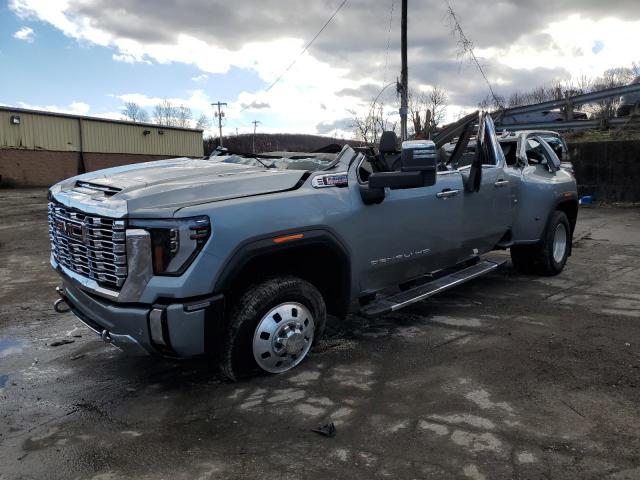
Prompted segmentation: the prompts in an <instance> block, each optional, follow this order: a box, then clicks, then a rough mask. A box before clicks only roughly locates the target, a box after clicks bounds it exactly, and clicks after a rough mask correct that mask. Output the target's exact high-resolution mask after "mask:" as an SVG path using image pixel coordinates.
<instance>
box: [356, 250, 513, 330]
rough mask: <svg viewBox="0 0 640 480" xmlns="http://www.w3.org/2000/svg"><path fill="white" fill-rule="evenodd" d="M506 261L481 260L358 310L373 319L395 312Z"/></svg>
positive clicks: (486, 271)
mask: <svg viewBox="0 0 640 480" xmlns="http://www.w3.org/2000/svg"><path fill="white" fill-rule="evenodd" d="M506 261H507V260H506V258H505V259H504V260H503V259H499V260H482V261H480V262H479V263H477V264H475V265H473V266H471V267H467V268H463V269H462V270H458V271H457V272H454V273H451V274H449V275H445V276H444V277H440V278H438V279H436V280H433V281H431V282H429V283H425V284H424V285H420V286H418V287H416V288H412V289H411V290H407V291H405V292H400V293H398V294H396V295H392V296H390V297H386V298H383V299H380V300H374V301H373V302H371V303H370V304H368V305H365V306H364V307H363V308H362V310H360V314H361V315H362V316H364V317H367V318H373V317H377V316H379V315H384V314H387V313H391V312H395V311H396V310H400V309H401V308H403V307H406V306H408V305H411V304H413V303H416V302H419V301H420V300H424V299H425V298H429V297H433V296H434V295H436V294H438V293H440V292H444V291H445V290H449V289H450V288H453V287H455V286H457V285H460V284H462V283H465V282H468V281H469V280H473V279H474V278H478V277H481V276H482V275H485V274H487V273H489V272H491V271H493V270H495V269H496V268H498V267H499V266H500V265H502V264H504V263H505V262H506Z"/></svg>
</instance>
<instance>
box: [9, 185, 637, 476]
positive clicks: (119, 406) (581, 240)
mask: <svg viewBox="0 0 640 480" xmlns="http://www.w3.org/2000/svg"><path fill="white" fill-rule="evenodd" d="M45 217H46V195H45V192H44V190H19V191H16V190H0V218H2V219H3V220H2V223H1V224H0V277H1V278H2V287H1V289H0V416H1V418H2V421H1V422H0V479H1V480H6V479H17V478H20V479H44V478H46V479H58V478H61V479H62V478H65V479H66V478H74V479H75V478H77V479H87V478H91V479H101V480H107V479H108V480H114V479H120V478H136V479H138V478H139V479H156V478H166V479H218V478H225V479H226V478H280V479H288V478H291V479H299V478H314V479H315V478H331V479H335V478H352V479H360V478H362V479H370V478H410V479H413V478H415V479H418V478H435V479H441V478H470V479H512V478H523V479H524V478H527V479H528V478H532V479H534V478H536V479H537V478H543V479H556V478H557V479H560V478H593V479H601V478H611V479H637V478H640V390H639V387H640V210H638V209H620V208H616V209H614V208H590V209H583V210H581V212H580V218H579V227H578V234H577V239H576V244H575V249H574V255H573V256H572V257H571V259H570V260H569V264H568V266H567V268H566V270H565V272H563V274H562V275H560V276H558V277H553V278H538V277H530V276H522V275H518V274H516V272H514V271H513V270H512V268H511V266H510V264H507V265H506V266H505V267H503V268H502V269H501V270H499V271H498V272H496V273H493V274H491V275H490V276H487V277H484V278H482V279H479V280H476V281H474V282H472V283H469V284H467V285H464V286H462V287H460V288H458V289H456V290H452V291H450V292H448V293H446V294H444V295H441V296H439V297H436V298H433V299H431V300H428V301H425V302H422V303H419V304H417V305H414V306H412V307H410V308H408V309H406V310H405V311H403V312H400V313H395V314H392V315H388V316H385V317H382V318H380V319H377V320H375V321H370V320H365V319H363V318H360V317H357V316H352V317H349V318H348V319H347V320H346V321H345V322H344V323H338V322H336V321H332V322H331V324H330V327H329V332H328V336H327V338H326V339H325V340H324V341H323V342H322V343H321V344H320V345H319V346H318V347H317V348H316V349H315V350H314V351H313V354H312V356H311V357H310V358H309V359H308V360H307V361H306V362H304V364H303V365H301V366H300V367H299V368H297V369H295V370H294V371H293V372H291V373H289V374H285V375H279V376H265V377H260V378H254V379H251V380H248V381H243V382H239V383H229V382H226V381H224V380H223V379H221V378H220V377H219V376H218V374H217V373H216V370H215V368H214V367H213V366H212V365H210V364H208V362H206V361H198V362H193V361H189V362H186V361H183V362H174V361H167V360H163V359H158V358H128V357H125V356H123V355H122V354H121V353H120V352H119V351H118V350H116V349H114V348H112V347H110V346H108V345H105V344H103V343H101V342H100V341H98V340H97V339H96V337H95V336H94V335H93V334H92V333H91V332H90V331H89V330H88V329H86V328H85V327H83V326H82V325H81V323H80V322H79V321H77V320H75V319H74V317H73V316H72V315H71V314H63V315H60V314H55V313H54V312H53V310H52V308H51V304H52V302H53V301H54V300H55V298H56V294H55V292H54V287H55V286H56V285H57V283H58V281H57V278H56V275H55V274H54V273H53V272H52V271H51V270H50V268H49V266H48V244H47V234H46V223H45ZM65 340H66V341H68V342H71V343H66V342H64V341H65ZM60 343H62V344H61V345H59V346H52V344H53V345H55V344H60ZM329 422H334V424H335V426H336V429H337V434H336V436H335V437H334V438H327V437H324V436H321V435H318V434H317V433H314V432H312V431H311V429H312V428H314V427H318V426H320V425H323V424H326V423H329Z"/></svg>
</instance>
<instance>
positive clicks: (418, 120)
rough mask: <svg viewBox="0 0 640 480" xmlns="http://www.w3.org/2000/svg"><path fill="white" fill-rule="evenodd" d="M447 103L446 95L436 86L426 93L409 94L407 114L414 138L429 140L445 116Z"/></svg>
mask: <svg viewBox="0 0 640 480" xmlns="http://www.w3.org/2000/svg"><path fill="white" fill-rule="evenodd" d="M448 102H449V99H448V96H447V93H446V92H445V90H444V89H442V88H441V87H439V86H438V85H435V86H434V87H433V88H431V89H430V90H429V91H428V92H420V93H419V94H416V93H415V92H410V93H409V113H410V114H411V121H412V123H413V134H414V136H415V137H416V138H425V139H428V138H431V135H432V134H433V132H434V131H435V129H436V127H437V126H438V125H439V124H441V123H442V122H443V121H444V119H445V117H446V115H447V106H448Z"/></svg>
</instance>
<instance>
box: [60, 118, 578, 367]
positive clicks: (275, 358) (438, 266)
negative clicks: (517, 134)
mask: <svg viewBox="0 0 640 480" xmlns="http://www.w3.org/2000/svg"><path fill="white" fill-rule="evenodd" d="M472 137H473V139H474V140H473V141H471V142H470V139H471V138H472ZM532 138H533V137H532ZM535 141H536V142H537V143H536V146H537V145H539V146H540V148H541V150H540V152H538V153H540V154H541V155H545V156H546V158H547V159H548V161H547V162H541V161H537V162H533V160H532V157H531V154H530V152H528V150H530V148H529V146H528V145H529V144H528V143H527V142H526V139H525V140H519V139H517V140H516V142H515V147H514V148H515V150H514V152H512V154H511V153H510V155H511V156H510V157H509V158H510V161H507V160H506V158H505V155H504V153H503V150H504V147H503V148H501V145H500V143H499V139H498V137H497V136H496V132H495V127H494V125H493V121H492V120H491V118H490V116H488V115H484V114H479V116H477V117H475V120H474V121H472V122H468V123H467V124H466V125H464V126H463V129H462V132H461V134H460V135H459V139H458V141H457V143H456V144H455V147H454V149H453V151H452V152H450V153H447V152H445V151H444V149H442V148H436V147H437V145H436V144H434V142H431V141H420V140H415V141H409V142H404V143H403V144H402V145H401V146H399V145H398V144H397V141H396V137H395V134H393V133H392V132H385V133H384V134H383V135H382V138H381V142H380V145H379V148H378V150H377V151H376V150H374V149H372V148H356V149H354V148H351V147H349V146H345V147H344V148H343V149H342V151H341V152H340V153H339V154H334V155H329V154H303V155H288V156H287V155H282V156H279V157H277V158H273V157H268V156H254V157H252V156H242V155H233V154H219V155H216V156H212V157H209V158H204V159H198V160H194V159H187V158H181V159H174V160H163V161H156V162H150V163H142V164H135V165H130V166H126V167H118V168H112V169H108V170H102V171H98V172H93V173H88V174H84V175H80V176H77V177H74V178H70V179H68V180H65V181H62V182H60V183H58V184H56V185H54V186H53V187H52V188H51V189H50V194H49V198H50V204H49V235H50V238H51V246H52V252H51V265H52V266H53V268H54V269H55V270H57V271H58V272H59V274H60V276H61V278H62V285H61V286H60V287H59V288H58V292H59V294H60V296H61V298H60V299H59V300H58V301H57V302H56V304H55V308H56V311H58V312H66V311H69V310H70V311H72V312H73V313H74V314H75V315H76V316H77V317H78V318H79V319H80V320H82V321H83V322H84V323H85V324H86V325H88V326H89V327H90V328H91V329H93V330H94V331H95V332H97V333H98V334H99V335H100V336H101V337H102V339H103V340H104V341H106V342H110V343H113V344H114V345H116V346H118V347H120V348H121V349H122V350H125V351H130V352H134V353H144V354H148V353H155V354H161V355H165V356H173V357H194V356H201V355H206V356H210V357H212V358H214V359H215V361H216V362H218V363H219V365H221V368H222V371H223V372H224V373H225V374H226V375H227V376H228V377H230V378H232V379H233V378H238V377H240V376H245V375H248V374H252V373H255V372H259V371H265V372H271V373H281V372H285V371H287V370H289V369H291V368H293V367H295V366H296V365H298V364H299V363H300V362H301V361H302V360H303V359H304V358H305V357H306V356H307V354H308V352H309V350H310V348H311V347H312V345H313V344H314V343H315V342H317V341H318V339H319V338H320V336H321V335H322V332H323V329H324V327H325V322H326V318H327V315H333V316H335V317H338V318H342V317H344V316H345V315H346V314H347V313H349V312H359V313H360V314H361V315H365V316H368V317H374V316H376V315H384V314H385V313H389V312H392V311H395V310H397V309H399V308H402V307H404V306H406V305H410V304H412V303H414V302H417V301H420V300H423V299H425V298H428V297H430V296H431V295H434V294H436V293H438V292H441V291H443V290H445V289H447V288H451V287H453V286H455V285H458V284H460V283H462V282H465V281H467V280H471V279H473V278H477V277H479V276H481V275H483V274H485V273H488V272H490V271H492V270H494V269H495V268H497V267H498V266H499V265H500V264H501V261H499V260H489V259H486V258H483V257H482V255H484V254H486V253H488V252H490V251H492V250H495V249H511V256H512V259H513V262H514V265H515V266H516V267H517V268H518V269H520V270H522V271H525V272H529V273H538V274H543V275H554V274H557V273H559V272H560V271H562V269H563V267H564V265H565V263H566V261H567V257H568V256H569V255H570V253H571V238H572V234H573V231H574V227H575V223H576V218H577V211H578V201H577V193H576V183H575V179H574V178H573V176H572V175H571V174H570V173H569V172H567V171H565V170H563V169H561V168H560V161H559V159H558V158H557V156H556V155H555V153H554V151H553V149H552V148H551V147H550V146H549V145H548V144H547V143H546V142H545V141H544V139H542V138H541V137H539V136H535ZM399 147H400V148H399ZM501 258H502V257H501Z"/></svg>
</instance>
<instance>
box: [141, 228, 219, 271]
mask: <svg viewBox="0 0 640 480" xmlns="http://www.w3.org/2000/svg"><path fill="white" fill-rule="evenodd" d="M129 224H130V225H131V226H132V227H136V228H143V229H145V230H147V231H148V232H149V234H150V235H151V250H152V252H151V253H152V258H153V273H154V274H155V275H168V276H176V275H182V274H183V273H184V271H185V270H186V269H187V268H189V265H191V263H192V262H193V260H194V259H195V257H196V256H197V255H198V253H199V252H200V250H202V247H203V246H204V244H205V243H207V240H208V239H209V237H210V236H211V223H210V222H209V218H208V217H205V216H202V217H191V218H181V219H167V220H164V219H163V220H135V219H134V220H131V221H130V223H129Z"/></svg>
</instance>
